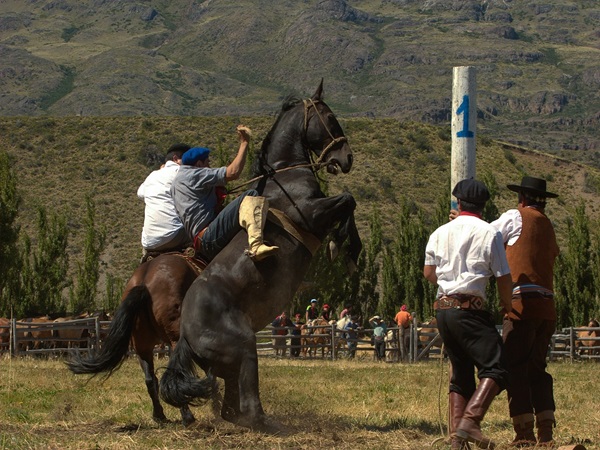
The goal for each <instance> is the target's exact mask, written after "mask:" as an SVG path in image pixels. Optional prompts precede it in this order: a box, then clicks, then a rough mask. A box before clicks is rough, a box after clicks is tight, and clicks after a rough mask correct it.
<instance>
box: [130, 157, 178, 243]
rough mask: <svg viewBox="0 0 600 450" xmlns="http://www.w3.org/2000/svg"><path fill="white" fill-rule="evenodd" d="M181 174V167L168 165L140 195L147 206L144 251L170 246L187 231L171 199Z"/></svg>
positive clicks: (149, 179)
mask: <svg viewBox="0 0 600 450" xmlns="http://www.w3.org/2000/svg"><path fill="white" fill-rule="evenodd" d="M178 171H179V164H177V163H175V162H173V161H167V163H166V164H165V166H164V167H163V168H162V169H159V170H155V171H154V172H152V173H151V174H150V175H148V177H147V178H146V180H145V181H144V182H143V183H142V184H141V185H140V187H139V188H138V191H137V195H138V197H139V198H141V199H142V200H144V203H145V204H146V209H145V212H144V227H143V229H142V247H144V248H146V249H153V248H157V247H160V246H162V245H165V244H167V243H168V242H169V241H171V240H172V239H173V238H174V237H175V236H176V235H177V233H178V232H179V230H181V229H182V228H183V224H182V223H181V219H180V218H179V215H178V214H177V211H176V210H175V204H174V203H173V198H172V196H171V184H173V180H174V179H175V175H177V172H178Z"/></svg>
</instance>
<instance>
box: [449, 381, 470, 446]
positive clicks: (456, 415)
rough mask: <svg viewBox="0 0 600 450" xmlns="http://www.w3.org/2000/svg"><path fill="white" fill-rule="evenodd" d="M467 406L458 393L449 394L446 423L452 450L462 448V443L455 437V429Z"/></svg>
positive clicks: (465, 400)
mask: <svg viewBox="0 0 600 450" xmlns="http://www.w3.org/2000/svg"><path fill="white" fill-rule="evenodd" d="M466 406H467V399H466V398H464V397H463V396H462V395H460V394H459V393H458V392H450V394H449V397H448V414H449V416H450V417H449V418H448V422H449V428H450V430H449V431H450V441H449V443H450V446H451V448H452V450H460V449H462V448H464V446H463V441H462V440H461V439H459V438H458V437H457V436H456V428H458V424H459V422H460V419H462V416H463V413H464V411H465V408H466Z"/></svg>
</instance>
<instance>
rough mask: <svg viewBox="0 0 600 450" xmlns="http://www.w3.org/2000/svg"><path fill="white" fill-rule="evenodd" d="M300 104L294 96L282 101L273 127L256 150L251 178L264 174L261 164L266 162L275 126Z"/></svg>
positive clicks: (298, 99) (300, 100)
mask: <svg viewBox="0 0 600 450" xmlns="http://www.w3.org/2000/svg"><path fill="white" fill-rule="evenodd" d="M301 102H302V99H301V98H299V97H296V96H294V95H288V96H287V97H286V98H285V99H284V100H283V104H282V105H281V110H280V111H279V115H278V116H277V119H275V123H274V124H273V126H272V127H271V129H270V130H269V132H268V133H267V136H266V137H265V138H264V139H263V142H262V145H261V146H260V150H257V151H256V153H255V158H254V162H253V163H252V176H253V177H258V176H260V175H263V174H264V173H265V170H264V164H263V163H264V161H265V160H266V156H267V150H268V148H269V146H270V145H271V141H272V140H273V133H274V131H275V129H276V128H277V126H278V125H279V122H280V121H281V118H282V116H283V113H284V112H286V111H289V110H290V109H292V108H293V107H295V106H296V105H297V104H299V103H301Z"/></svg>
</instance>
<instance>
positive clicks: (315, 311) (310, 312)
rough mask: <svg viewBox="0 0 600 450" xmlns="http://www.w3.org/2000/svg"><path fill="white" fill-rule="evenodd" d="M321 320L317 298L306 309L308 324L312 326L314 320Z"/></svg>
mask: <svg viewBox="0 0 600 450" xmlns="http://www.w3.org/2000/svg"><path fill="white" fill-rule="evenodd" d="M318 318H319V303H318V302H317V299H316V298H313V299H312V300H311V301H310V304H309V305H308V306H307V307H306V323H307V324H310V323H312V321H313V320H315V319H318Z"/></svg>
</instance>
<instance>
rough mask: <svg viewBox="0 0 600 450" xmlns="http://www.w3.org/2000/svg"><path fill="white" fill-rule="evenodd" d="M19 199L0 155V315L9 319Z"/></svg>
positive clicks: (15, 276)
mask: <svg viewBox="0 0 600 450" xmlns="http://www.w3.org/2000/svg"><path fill="white" fill-rule="evenodd" d="M19 203H20V197H19V194H18V192H17V178H16V176H15V174H14V172H13V171H12V168H11V166H10V161H9V158H8V155H7V154H6V153H5V152H1V153H0V314H2V315H3V316H10V312H11V311H10V309H11V305H12V304H13V302H14V300H15V297H14V295H13V294H14V290H15V289H14V283H15V280H18V274H19V266H18V247H17V240H18V238H19V227H18V225H17V224H16V223H15V220H16V218H17V214H18V211H19Z"/></svg>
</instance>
